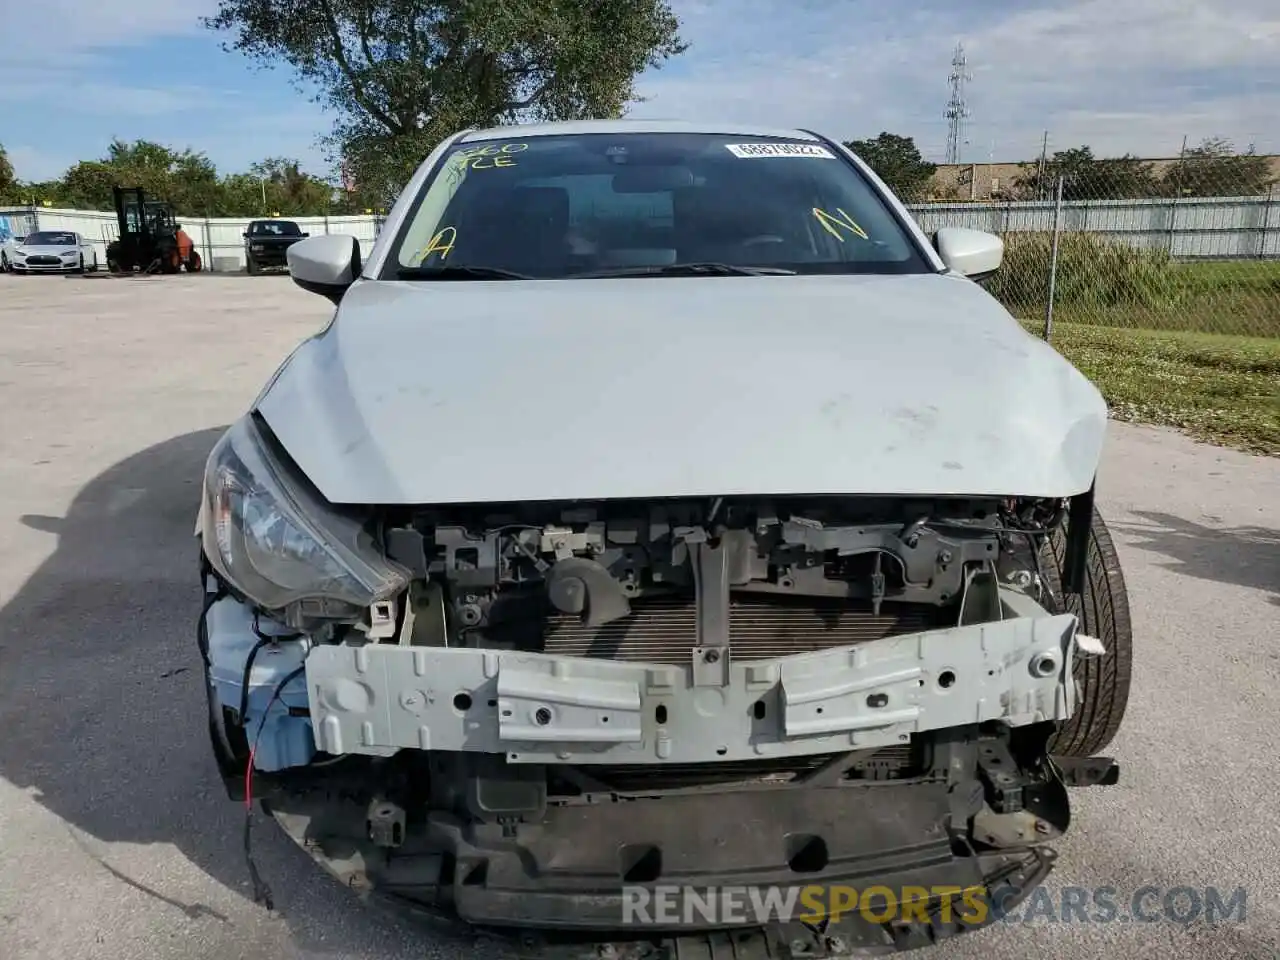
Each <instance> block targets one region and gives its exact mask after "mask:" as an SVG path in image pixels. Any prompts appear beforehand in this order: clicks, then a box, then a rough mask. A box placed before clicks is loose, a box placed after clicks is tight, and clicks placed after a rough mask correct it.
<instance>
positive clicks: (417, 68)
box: [204, 0, 685, 200]
mask: <svg viewBox="0 0 1280 960" xmlns="http://www.w3.org/2000/svg"><path fill="white" fill-rule="evenodd" d="M204 22H205V24H206V26H208V27H209V28H210V29H212V30H215V31H218V32H221V33H224V34H226V35H229V37H230V42H229V44H224V47H225V48H227V49H232V50H236V51H239V52H241V53H243V54H245V55H247V56H249V57H252V58H254V59H255V60H257V61H258V62H260V63H263V64H265V65H269V66H274V65H276V64H278V63H280V62H282V61H283V62H284V63H287V64H288V65H289V66H290V67H292V69H293V72H294V74H295V79H296V80H297V81H298V83H299V85H300V86H302V87H304V88H309V89H311V90H314V91H317V93H316V99H317V101H318V102H320V103H321V104H323V105H324V106H325V107H327V108H328V109H330V110H331V111H332V112H333V113H334V114H335V115H336V122H335V125H334V129H333V132H332V135H331V136H330V137H329V138H328V143H329V146H330V148H331V149H332V150H333V152H334V154H335V155H336V157H337V158H341V159H343V160H345V161H346V162H347V163H348V164H349V166H350V168H351V170H352V172H353V173H354V175H355V178H356V180H357V182H359V183H360V184H361V185H362V188H363V189H365V190H370V189H376V190H377V191H378V192H380V193H381V194H382V195H383V197H384V199H386V200H390V199H391V198H392V197H393V196H394V195H395V193H397V192H398V191H399V189H400V187H401V186H403V184H404V183H405V181H406V180H407V179H408V178H409V177H410V176H411V175H412V172H413V170H414V168H415V167H416V166H417V165H418V164H419V163H420V162H421V161H422V160H423V159H424V158H425V157H426V155H427V154H428V153H429V152H430V150H431V149H432V148H433V147H434V146H435V145H436V144H438V143H439V142H440V140H441V139H443V138H444V137H445V136H447V135H448V134H450V133H452V132H453V131H455V130H457V129H459V128H462V127H470V126H491V125H495V124H500V123H507V122H512V121H516V120H520V119H525V118H529V119H539V120H569V119H583V118H589V117H611V116H617V115H619V114H620V113H621V112H622V110H623V108H624V107H625V106H626V105H627V103H629V102H631V101H633V100H634V99H635V90H634V81H635V78H636V76H637V75H638V74H639V73H640V72H641V71H642V70H644V69H645V68H646V67H657V66H660V65H661V64H662V63H663V62H664V61H665V60H667V59H668V58H669V57H672V56H675V55H677V54H679V53H681V52H683V51H684V49H685V44H684V43H683V42H682V41H681V40H680V38H679V36H678V29H679V24H678V22H677V20H676V17H675V15H674V14H673V13H672V12H671V9H670V7H669V6H668V3H667V2H666V0H608V2H601V0H520V2H518V3H517V2H512V0H219V4H218V11H217V13H216V14H215V15H214V16H213V17H208V18H205V21H204Z"/></svg>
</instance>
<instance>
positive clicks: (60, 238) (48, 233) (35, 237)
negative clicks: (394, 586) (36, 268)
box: [25, 230, 77, 247]
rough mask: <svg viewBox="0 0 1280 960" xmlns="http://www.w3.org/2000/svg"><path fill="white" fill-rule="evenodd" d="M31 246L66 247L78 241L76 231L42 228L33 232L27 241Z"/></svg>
mask: <svg viewBox="0 0 1280 960" xmlns="http://www.w3.org/2000/svg"><path fill="white" fill-rule="evenodd" d="M25 243H26V245H27V246H29V247H65V246H66V245H67V244H71V245H72V246H75V244H76V243H77V241H76V235H75V234H74V233H63V232H60V231H53V230H41V231H38V232H36V233H33V234H31V235H30V236H28V237H27V239H26V241H25Z"/></svg>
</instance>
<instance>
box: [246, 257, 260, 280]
mask: <svg viewBox="0 0 1280 960" xmlns="http://www.w3.org/2000/svg"><path fill="white" fill-rule="evenodd" d="M244 269H245V272H246V273H248V274H249V275H250V276H253V274H255V273H257V272H258V265H257V264H256V263H254V262H253V257H245V258H244Z"/></svg>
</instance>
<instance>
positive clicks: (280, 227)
mask: <svg viewBox="0 0 1280 960" xmlns="http://www.w3.org/2000/svg"><path fill="white" fill-rule="evenodd" d="M249 233H250V234H251V235H252V236H257V237H300V236H302V228H301V227H299V226H298V225H297V224H296V223H291V222H290V221H288V220H268V221H267V222H266V223H255V224H253V225H251V226H250V227H249Z"/></svg>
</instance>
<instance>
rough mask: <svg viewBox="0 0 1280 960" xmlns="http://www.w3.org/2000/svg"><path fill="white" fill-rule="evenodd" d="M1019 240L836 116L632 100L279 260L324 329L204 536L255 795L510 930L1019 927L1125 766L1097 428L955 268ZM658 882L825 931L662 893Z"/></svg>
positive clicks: (227, 685)
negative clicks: (923, 200) (898, 180)
mask: <svg viewBox="0 0 1280 960" xmlns="http://www.w3.org/2000/svg"><path fill="white" fill-rule="evenodd" d="M1002 254H1003V247H1002V244H1001V241H1000V239H999V238H997V237H994V236H991V235H988V234H983V233H978V232H974V231H970V230H963V229H950V228H949V229H944V230H940V231H938V233H937V234H936V235H934V236H932V237H928V236H925V235H924V234H923V233H922V232H921V231H920V229H919V228H918V227H917V226H916V224H915V223H914V222H913V221H912V219H911V217H910V216H909V214H908V213H907V211H906V210H905V209H904V207H903V206H902V205H901V204H900V203H899V202H898V201H897V200H896V199H895V198H894V197H893V196H892V195H891V194H890V192H889V191H888V190H887V188H886V187H885V186H884V184H883V183H881V182H880V181H879V180H878V179H877V178H876V177H875V176H874V175H873V174H872V173H871V172H870V170H869V169H868V168H867V167H866V166H865V165H864V164H863V163H862V162H861V161H860V160H859V159H858V158H857V157H855V156H854V155H853V154H851V153H850V152H849V151H848V150H846V149H845V148H844V147H842V146H841V145H840V144H838V143H836V142H834V141H832V140H830V139H827V138H824V137H821V136H819V135H817V134H814V133H810V132H806V131H796V130H790V131H778V130H765V129H748V128H743V127H739V126H730V125H719V126H717V125H715V124H709V125H689V124H678V123H666V122H641V121H600V122H584V123H570V124H551V125H541V126H527V127H521V126H512V127H502V128H498V129H492V130H469V131H465V132H462V133H459V134H457V135H455V136H453V137H451V138H450V139H448V140H447V141H446V142H444V143H443V144H441V146H440V147H439V148H438V149H437V150H436V151H435V152H434V153H433V154H432V155H431V156H430V157H428V158H427V160H426V161H425V162H424V163H423V165H422V167H421V168H420V169H419V171H418V172H417V174H416V175H415V176H414V178H413V179H412V181H411V182H410V183H409V184H408V185H407V187H406V188H405V190H404V192H403V193H402V194H401V197H400V199H399V201H398V202H397V204H396V206H395V208H394V210H393V211H392V213H391V215H390V217H389V219H388V221H387V223H386V225H385V227H384V229H383V231H382V233H381V235H380V236H379V238H378V240H377V242H376V244H375V245H374V247H373V249H372V251H371V252H370V254H369V256H368V257H367V259H365V258H362V256H361V250H360V245H359V243H358V242H357V241H356V240H355V239H354V238H351V237H341V236H323V237H313V238H311V239H307V240H303V241H301V242H299V243H297V244H296V245H294V246H292V247H290V249H289V251H288V261H289V267H290V270H291V273H292V276H293V278H294V280H295V281H296V282H297V283H298V284H299V285H301V286H302V287H304V288H305V289H307V290H309V291H313V292H315V293H316V294H319V295H321V296H324V297H327V298H328V299H330V300H331V301H332V302H333V303H334V304H335V305H336V312H335V316H334V318H333V320H332V322H331V323H330V324H329V325H328V326H327V327H326V328H325V329H324V330H322V331H321V332H320V333H318V334H317V335H316V336H314V337H312V338H311V339H309V340H307V341H306V342H304V343H303V344H301V346H299V347H298V348H297V350H295V352H294V353H293V354H292V356H290V357H289V358H288V359H287V360H286V361H285V363H284V364H283V366H281V368H280V369H279V371H278V372H277V373H276V374H275V376H274V377H273V378H272V380H271V381H270V383H269V384H268V385H267V386H266V388H265V389H264V391H263V392H262V394H261V395H260V396H259V397H258V399H257V400H256V401H255V403H254V404H253V406H252V409H251V410H250V411H249V412H248V413H246V415H245V416H244V417H243V418H242V419H241V420H239V421H238V422H237V423H235V424H234V425H233V426H232V427H231V428H230V429H229V430H228V431H227V432H226V434H225V435H224V436H223V438H222V439H221V440H220V441H219V442H218V444H217V445H216V447H215V448H214V450H213V452H212V453H211V455H210V457H209V461H208V465H207V470H206V475H205V479H204V496H203V501H202V503H201V508H200V516H199V519H198V521H197V533H198V535H199V537H200V541H201V566H202V578H203V583H204V588H205V603H204V605H203V610H202V613H201V617H200V622H199V630H198V635H199V645H200V650H201V654H202V656H203V659H204V663H205V669H206V676H207V678H208V691H209V708H210V709H209V727H210V733H211V738H212V744H213V750H214V754H215V756H216V758H217V762H218V764H219V767H220V769H221V771H222V775H223V778H224V781H225V783H226V785H227V788H228V791H229V793H230V794H231V795H232V796H233V797H235V798H239V799H247V803H246V806H247V807H248V809H250V811H251V810H252V800H253V799H254V798H261V799H262V800H263V802H264V805H265V806H267V807H268V808H269V810H270V811H271V813H272V814H273V815H274V817H275V819H276V820H277V821H278V822H279V823H280V824H281V825H282V826H283V827H284V829H285V830H286V831H287V832H288V833H289V834H290V835H291V836H292V837H293V838H294V839H295V840H296V841H297V842H298V843H299V844H301V845H302V846H303V847H304V848H305V849H306V850H307V851H308V852H310V853H311V854H312V855H313V856H314V857H315V858H316V859H317V860H318V861H319V862H320V863H322V864H323V865H324V866H326V867H327V868H328V869H330V870H332V871H333V872H334V873H335V874H336V875H337V876H338V877H340V878H341V879H342V880H343V881H344V882H345V883H347V884H348V885H350V886H351V887H353V888H355V889H357V890H360V891H365V892H371V893H377V894H380V895H383V896H386V897H391V898H394V899H396V900H398V901H399V902H401V903H404V904H411V905H413V906H415V907H417V908H419V909H421V910H425V911H427V912H429V913H431V914H433V915H436V916H440V917H445V918H449V919H451V920H453V921H456V922H459V923H461V924H463V925H469V926H470V927H471V928H474V929H482V930H486V931H500V932H505V933H511V932H513V931H515V932H517V933H518V934H519V936H520V938H521V942H522V943H523V944H524V945H525V946H526V947H527V946H529V945H530V944H532V945H534V946H537V947H538V948H540V949H541V948H545V949H547V950H551V949H553V948H554V949H557V950H569V951H570V952H572V951H573V950H576V949H579V947H575V946H566V944H570V945H572V944H577V945H581V944H583V943H584V942H591V943H606V944H609V946H608V947H607V948H605V949H606V952H608V951H612V953H610V954H609V955H613V956H620V955H623V953H625V954H626V955H628V956H641V955H647V954H649V953H654V955H660V954H661V951H663V950H668V949H671V948H672V946H673V945H675V946H676V947H678V948H679V949H680V950H682V951H686V952H682V953H681V954H680V955H681V956H685V955H690V954H688V953H687V951H690V950H697V951H699V953H698V954H697V955H699V956H707V957H716V956H720V955H721V954H722V953H723V955H724V956H726V957H728V956H730V955H733V956H737V957H742V956H759V957H774V956H800V955H804V956H807V957H817V956H827V955H838V954H845V953H849V952H851V951H854V950H857V949H863V948H871V949H878V950H891V949H908V948H911V947H915V946H920V945H923V944H929V943H933V942H935V941H937V940H938V939H941V938H943V937H946V936H949V935H952V934H955V933H959V932H963V931H966V930H971V929H974V928H977V927H981V926H983V925H984V924H986V923H989V922H991V921H992V920H994V919H995V918H996V917H997V916H999V914H1000V910H1001V909H1002V908H1003V907H1008V906H1010V905H1012V904H1014V903H1016V902H1018V901H1019V900H1020V899H1021V898H1022V897H1023V896H1025V895H1026V894H1027V893H1028V892H1029V891H1030V889H1031V888H1033V887H1034V886H1035V885H1036V884H1037V883H1039V882H1040V881H1041V879H1043V877H1044V876H1045V874H1046V873H1047V872H1048V870H1049V869H1050V867H1051V865H1052V862H1053V853H1052V850H1051V849H1050V846H1051V844H1052V842H1053V841H1054V840H1055V839H1057V838H1059V837H1061V836H1062V834H1063V833H1064V832H1065V831H1066V830H1067V828H1068V822H1069V805H1068V794H1067V790H1066V787H1067V786H1071V785H1083V784H1107V783H1113V782H1115V780H1116V778H1117V775H1118V767H1117V766H1116V764H1115V763H1114V761H1113V760H1112V759H1110V758H1108V757H1099V756H1097V755H1096V754H1097V753H1098V751H1100V750H1102V749H1103V748H1104V747H1106V745H1107V744H1108V743H1109V742H1110V740H1111V739H1112V737H1113V735H1114V734H1115V733H1116V731H1117V728H1118V727H1119V724H1120V721H1121V717H1122V716H1123V713H1124V709H1125V703H1126V699H1127V696H1128V689H1129V677H1130V664H1131V636H1130V630H1129V617H1128V606H1127V600H1126V595H1125V588H1124V581H1123V577H1122V574H1121V571H1120V568H1119V564H1118V562H1117V559H1116V554H1115V550H1114V547H1113V545H1112V542H1111V539H1110V537H1109V536H1108V534H1107V530H1106V527H1105V525H1104V523H1103V520H1102V518H1101V516H1100V515H1099V513H1098V510H1097V507H1096V506H1095V503H1094V489H1095V477H1096V474H1097V471H1098V466H1099V460H1100V457H1101V453H1102V447H1103V437H1104V432H1105V428H1106V422H1107V409H1106V405H1105V404H1104V402H1103V399H1102V397H1101V396H1100V395H1099V393H1098V391H1097V390H1096V389H1095V388H1094V386H1093V385H1092V384H1091V383H1090V382H1089V381H1088V380H1087V379H1086V378H1085V377H1084V376H1083V375H1082V374H1080V373H1079V372H1078V371H1077V370H1076V369H1075V368H1073V367H1072V366H1071V364H1069V363H1068V362H1067V361H1066V360H1064V359H1063V358H1062V357H1061V356H1060V355H1059V354H1058V353H1056V352H1055V351H1054V350H1053V349H1052V348H1051V347H1050V346H1049V345H1048V344H1046V343H1044V342H1042V341H1041V340H1038V339H1036V338H1035V337H1033V336H1031V335H1030V334H1028V333H1026V332H1025V331H1024V330H1023V329H1022V327H1021V326H1020V325H1019V324H1018V322H1017V321H1016V320H1015V319H1014V318H1013V317H1012V316H1010V314H1009V313H1008V312H1007V311H1006V310H1005V309H1004V308H1003V307H1001V305H1000V304H999V303H998V302H996V300H994V299H993V298H992V297H991V296H990V295H989V294H988V293H987V292H986V291H984V290H983V289H982V287H981V286H980V285H979V283H977V282H975V281H976V280H980V279H981V278H982V277H984V276H985V275H988V274H990V273H991V272H993V271H995V270H996V269H998V268H999V266H1000V263H1001V258H1002ZM247 830H248V822H246V831H247ZM247 837H248V833H247V832H246V838H247ZM246 842H247V841H246ZM250 867H251V869H252V859H251V858H250ZM252 872H253V876H254V880H255V888H256V894H257V895H259V896H261V897H262V898H264V899H266V900H267V902H268V903H270V893H269V890H268V889H267V887H266V884H265V880H264V878H261V877H260V876H259V875H258V872H257V871H256V869H253V870H252ZM274 879H275V882H276V883H277V884H280V883H285V882H288V881H287V879H286V878H274ZM666 885H670V886H673V887H677V888H679V889H681V890H685V891H689V890H695V891H698V892H700V893H703V894H705V893H706V892H707V891H717V890H718V891H726V890H728V891H738V892H739V893H741V892H743V891H747V892H748V893H751V894H752V895H753V898H752V899H751V902H753V903H757V904H758V903H760V902H766V903H773V904H774V905H775V906H778V905H779V904H784V903H786V902H787V901H786V900H785V899H783V900H779V901H768V900H765V901H761V900H760V899H758V898H754V894H756V893H759V892H760V891H765V890H767V889H770V888H784V889H795V888H796V887H799V886H806V887H809V886H811V885H819V886H820V887H821V888H823V889H826V890H836V889H838V890H842V891H845V893H844V894H842V896H844V897H845V899H844V900H843V901H842V902H843V903H844V905H845V909H844V911H843V915H842V916H835V915H833V913H834V912H840V911H834V912H833V911H826V912H825V913H824V912H823V911H821V910H819V911H818V914H817V915H814V913H813V911H812V910H810V911H809V913H808V915H805V916H800V915H797V914H796V913H795V912H794V911H791V912H788V911H786V910H781V909H779V910H777V911H775V912H774V913H771V914H770V915H768V916H764V915H761V914H760V911H759V910H757V911H755V912H754V913H752V912H751V911H750V910H748V911H747V913H746V914H743V913H742V911H741V910H737V911H734V912H733V913H732V914H730V913H729V912H720V913H717V912H716V911H715V910H712V911H711V912H710V913H708V912H707V911H706V910H703V911H702V912H699V911H698V910H694V911H690V910H688V909H679V908H677V909H675V910H668V911H666V912H665V913H662V912H659V913H657V914H655V913H653V912H652V911H651V912H649V913H645V912H644V911H643V910H641V911H639V912H638V913H637V912H636V909H635V908H636V905H637V903H641V904H643V902H644V901H646V898H647V897H649V896H650V895H656V894H657V893H659V892H661V891H662V890H663V888H664V886H666ZM873 886H874V887H876V888H877V889H879V890H885V889H886V888H887V891H889V892H890V893H891V894H892V896H891V897H889V898H887V899H885V900H884V902H883V903H882V902H880V901H879V900H876V901H875V902H872V901H871V900H867V899H866V897H865V896H864V898H863V901H864V902H859V901H858V900H857V897H856V896H855V898H854V902H857V903H858V907H857V908H856V909H852V910H850V909H849V907H848V904H849V900H848V899H847V897H848V895H849V894H848V891H849V890H854V891H863V892H864V893H865V892H867V891H868V888H870V887H873ZM906 890H910V891H919V892H914V893H910V894H908V893H904V892H903V891H906ZM962 891H963V892H964V894H963V895H964V903H963V904H962V903H961V897H962ZM669 892H670V891H668V893H669ZM873 899H874V898H873ZM882 899H883V898H882ZM701 905H702V906H705V903H702V904H701ZM740 906H741V905H740ZM729 929H733V930H734V934H733V938H732V940H726V939H725V938H724V934H725V931H726V930H729ZM582 949H586V948H585V947H583V948H582ZM595 950H596V948H595V947H593V948H592V950H591V951H588V955H591V956H597V955H599V954H597V953H596V952H594V951H595ZM620 951H622V952H623V953H620Z"/></svg>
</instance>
